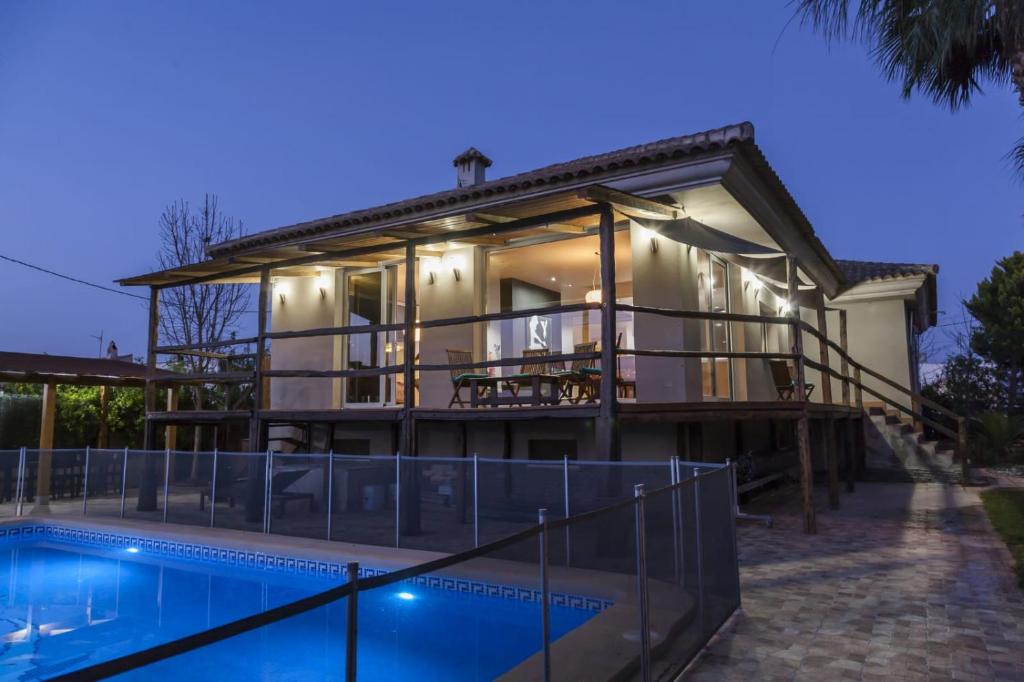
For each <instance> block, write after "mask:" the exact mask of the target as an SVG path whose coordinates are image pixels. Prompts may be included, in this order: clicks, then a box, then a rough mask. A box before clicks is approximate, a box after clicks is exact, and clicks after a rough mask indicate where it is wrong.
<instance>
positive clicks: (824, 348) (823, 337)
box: [815, 292, 832, 405]
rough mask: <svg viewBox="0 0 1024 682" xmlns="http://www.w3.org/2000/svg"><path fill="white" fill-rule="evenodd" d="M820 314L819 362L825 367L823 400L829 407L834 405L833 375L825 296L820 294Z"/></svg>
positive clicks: (822, 377)
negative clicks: (829, 368) (829, 371)
mask: <svg viewBox="0 0 1024 682" xmlns="http://www.w3.org/2000/svg"><path fill="white" fill-rule="evenodd" d="M815 304H816V305H815V308H816V312H817V314H818V333H819V334H820V336H819V337H818V361H819V362H820V363H821V364H822V365H824V366H825V369H826V371H825V372H823V373H822V375H821V400H822V402H824V403H825V404H827V405H831V404H832V375H831V374H829V373H828V366H829V364H828V360H829V357H828V319H827V318H826V316H825V295H824V294H822V293H820V292H819V293H818V297H817V300H816V301H815Z"/></svg>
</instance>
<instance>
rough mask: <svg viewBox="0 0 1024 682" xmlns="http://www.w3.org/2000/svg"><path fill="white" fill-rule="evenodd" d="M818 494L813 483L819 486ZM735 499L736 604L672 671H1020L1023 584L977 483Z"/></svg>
mask: <svg viewBox="0 0 1024 682" xmlns="http://www.w3.org/2000/svg"><path fill="white" fill-rule="evenodd" d="M822 492H823V491H822ZM798 498H799V495H797V494H795V491H794V490H788V491H779V492H777V493H776V494H774V495H773V496H769V497H767V498H765V499H763V500H760V501H759V503H758V504H756V505H751V506H750V507H749V508H748V507H744V511H751V512H758V513H764V512H768V513H771V514H773V515H774V517H775V526H774V528H765V527H763V526H755V525H749V524H744V525H742V526H741V528H740V531H739V549H740V574H741V582H742V590H743V592H742V594H743V605H742V609H741V611H740V612H738V614H737V615H736V616H735V617H734V619H733V621H732V622H731V623H729V624H727V626H726V627H725V628H723V630H722V632H720V633H719V634H718V635H717V636H716V637H715V638H714V639H713V640H712V641H711V643H710V644H709V645H708V647H707V649H705V651H704V652H703V653H702V655H701V657H700V658H698V659H697V660H696V661H695V663H694V664H693V665H692V666H691V667H690V668H689V669H688V671H687V673H686V674H685V675H684V676H683V678H682V679H684V680H687V681H690V680H750V679H758V680H816V681H817V680H826V679H827V680H841V679H848V680H882V679H887V680H891V679H899V680H933V679H943V680H946V679H960V680H1024V591H1022V590H1020V589H1019V588H1018V587H1017V585H1016V584H1015V580H1014V577H1013V573H1012V570H1011V561H1012V560H1011V558H1010V555H1009V553H1008V552H1007V551H1006V548H1005V546H1004V545H1003V544H1002V542H1001V541H1000V540H999V538H998V537H997V536H996V535H995V534H994V532H993V531H992V529H991V527H990V526H989V524H988V521H987V519H986V518H985V515H984V512H983V510H982V508H981V503H980V500H979V498H978V493H977V490H976V489H968V490H963V489H961V488H959V487H954V486H944V485H941V484H934V483H925V484H916V485H914V484H893V483H874V484H871V483H861V484H858V486H857V491H856V492H855V493H853V494H845V493H844V494H843V496H842V506H841V509H840V510H838V511H831V510H829V509H828V507H827V502H826V500H825V498H824V496H821V497H819V498H818V505H817V506H818V510H819V511H818V514H819V516H818V530H819V532H818V535H815V536H808V535H804V534H803V533H802V532H801V527H800V515H799V508H798V506H797V502H798Z"/></svg>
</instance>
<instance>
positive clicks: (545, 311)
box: [416, 303, 622, 329]
mask: <svg viewBox="0 0 1024 682" xmlns="http://www.w3.org/2000/svg"><path fill="white" fill-rule="evenodd" d="M621 307H622V306H619V308H620V309H621ZM600 309H601V304H600V303H569V304H567V305H552V306H544V307H543V308H528V309H526V310H505V311H502V312H498V313H483V314H481V315H463V316H461V317H443V318H438V319H436V320H420V321H419V322H417V323H416V326H417V327H419V328H420V329H433V328H435V327H454V326H457V325H462V324H474V323H477V322H497V321H499V320H514V319H517V318H520V317H530V316H532V315H564V314H566V313H577V312H581V311H584V310H600Z"/></svg>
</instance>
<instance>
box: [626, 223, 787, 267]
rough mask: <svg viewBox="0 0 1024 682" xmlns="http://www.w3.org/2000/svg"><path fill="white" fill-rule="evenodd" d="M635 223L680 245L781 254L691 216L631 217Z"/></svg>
mask: <svg viewBox="0 0 1024 682" xmlns="http://www.w3.org/2000/svg"><path fill="white" fill-rule="evenodd" d="M632 220H634V221H635V222H636V223H637V224H639V225H642V226H643V227H646V228H647V229H648V230H650V231H652V232H656V233H658V234H659V235H661V236H663V237H666V238H668V239H671V240H673V241H677V242H679V243H680V244H689V245H690V246H696V247H698V248H701V249H704V250H705V251H717V252H719V253H735V254H742V255H745V256H762V257H763V256H784V255H785V254H783V253H782V252H781V251H779V250H778V249H773V248H771V247H768V246H762V245H761V244H755V243H754V242H749V241H747V240H746V239H740V238H739V237H734V236H733V235H731V234H728V233H727V232H722V231H721V230H716V229H715V228H713V227H709V226H707V225H705V224H704V223H701V222H698V221H696V220H694V219H693V218H680V219H678V220H651V219H648V218H633V219H632Z"/></svg>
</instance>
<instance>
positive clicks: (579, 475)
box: [569, 460, 673, 515]
mask: <svg viewBox="0 0 1024 682" xmlns="http://www.w3.org/2000/svg"><path fill="white" fill-rule="evenodd" d="M672 480H673V478H672V465H671V461H670V460H665V461H664V462H597V461H588V460H578V461H575V462H572V463H570V466H569V514H570V515H574V514H580V513H582V512H586V511H591V510H593V509H600V508H602V507H606V506H608V505H611V504H615V503H616V502H620V501H622V500H625V499H628V498H631V497H633V487H634V486H635V485H637V484H638V483H642V484H644V486H645V487H646V488H647V489H648V490H657V489H658V488H664V487H665V486H667V485H670V484H671V483H672Z"/></svg>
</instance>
